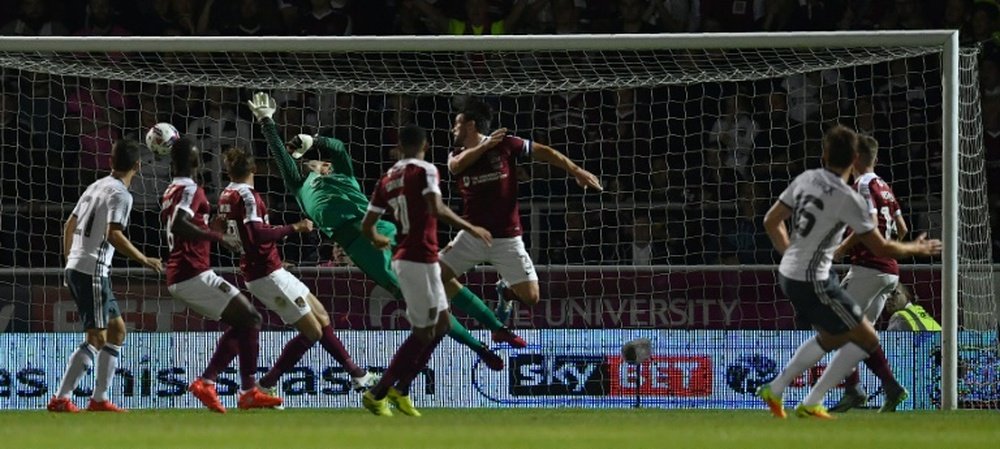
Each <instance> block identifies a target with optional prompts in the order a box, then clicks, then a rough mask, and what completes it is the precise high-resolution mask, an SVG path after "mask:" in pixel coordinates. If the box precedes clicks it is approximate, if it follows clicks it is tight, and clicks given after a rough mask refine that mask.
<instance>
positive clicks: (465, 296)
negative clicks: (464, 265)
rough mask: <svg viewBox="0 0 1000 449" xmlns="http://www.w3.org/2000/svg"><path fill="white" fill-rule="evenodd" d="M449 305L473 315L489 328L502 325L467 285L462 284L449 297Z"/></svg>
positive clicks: (495, 328) (496, 327)
mask: <svg viewBox="0 0 1000 449" xmlns="http://www.w3.org/2000/svg"><path fill="white" fill-rule="evenodd" d="M451 305H452V306H454V307H455V308H456V309H458V310H461V311H463V312H465V313H467V314H469V316H471V317H473V318H475V319H476V321H478V322H479V323H480V324H482V325H483V326H486V328H487V329H489V330H497V329H500V328H502V327H503V323H501V322H500V320H498V319H497V316H496V314H494V313H493V311H492V310H490V308H489V307H486V304H485V303H483V300H482V298H480V297H478V296H476V294H475V293H472V290H469V287H465V286H462V289H461V290H459V291H458V293H456V294H455V296H454V297H452V298H451Z"/></svg>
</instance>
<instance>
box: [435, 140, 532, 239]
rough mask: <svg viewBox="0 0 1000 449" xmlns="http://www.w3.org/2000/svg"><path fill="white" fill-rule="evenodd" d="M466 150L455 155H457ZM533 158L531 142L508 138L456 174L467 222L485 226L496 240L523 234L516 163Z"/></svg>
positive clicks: (460, 150) (453, 153) (454, 153)
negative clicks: (531, 156)
mask: <svg viewBox="0 0 1000 449" xmlns="http://www.w3.org/2000/svg"><path fill="white" fill-rule="evenodd" d="M462 151H465V148H460V149H457V150H455V151H454V152H452V157H454V156H457V155H458V154H459V153H461V152H462ZM530 155H531V141H530V140H526V139H521V138H519V137H514V136H507V137H504V139H503V140H502V141H501V142H500V143H498V144H497V145H496V146H494V147H493V148H490V149H489V150H487V151H486V153H485V154H483V155H482V157H480V158H479V160H477V161H476V162H475V163H474V164H472V165H471V166H469V168H466V169H465V171H463V172H461V173H457V176H458V188H459V191H460V192H461V194H462V201H463V204H464V207H465V210H464V212H463V213H464V216H465V219H466V220H469V222H470V223H472V224H474V225H476V226H482V227H484V228H486V230H488V231H490V233H492V234H493V238H506V237H517V236H519V235H521V234H522V230H521V211H520V208H518V205H517V161H518V159H523V158H527V157H529V156H530Z"/></svg>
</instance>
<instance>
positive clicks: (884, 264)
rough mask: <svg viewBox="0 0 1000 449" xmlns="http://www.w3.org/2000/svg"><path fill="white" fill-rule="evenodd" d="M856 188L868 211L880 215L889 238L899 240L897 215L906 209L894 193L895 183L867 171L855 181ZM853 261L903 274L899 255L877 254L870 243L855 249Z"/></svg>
mask: <svg viewBox="0 0 1000 449" xmlns="http://www.w3.org/2000/svg"><path fill="white" fill-rule="evenodd" d="M854 188H855V190H857V191H858V194H860V195H861V197H862V198H864V200H865V204H866V205H867V208H868V214H869V215H872V214H875V216H876V217H877V218H878V223H877V224H878V232H880V233H881V234H882V237H885V239H886V240H895V239H896V236H897V235H898V234H897V232H896V217H897V216H900V215H902V214H903V211H902V210H901V209H900V207H899V202H898V201H896V195H895V194H893V193H892V187H889V184H887V183H886V182H885V181H884V180H883V179H882V178H880V177H879V176H878V175H876V174H875V173H865V174H863V175H861V176H859V177H858V180H857V181H855V183H854ZM851 265H858V266H862V267H868V268H872V269H875V270H879V271H881V272H883V273H888V274H895V275H898V274H899V263H898V262H896V259H893V258H891V257H879V256H876V255H875V253H873V252H872V251H871V250H870V249H868V247H867V246H865V245H861V244H859V245H856V246H855V247H854V248H852V249H851Z"/></svg>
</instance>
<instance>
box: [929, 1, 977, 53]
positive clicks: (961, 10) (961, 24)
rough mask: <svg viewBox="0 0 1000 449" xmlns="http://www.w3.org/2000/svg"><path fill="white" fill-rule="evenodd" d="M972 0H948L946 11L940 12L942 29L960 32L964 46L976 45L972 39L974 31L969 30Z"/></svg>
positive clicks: (945, 4) (945, 5) (959, 35)
mask: <svg viewBox="0 0 1000 449" xmlns="http://www.w3.org/2000/svg"><path fill="white" fill-rule="evenodd" d="M971 9H972V1H971V0H947V1H945V2H944V9H943V11H940V14H941V15H940V16H938V17H941V28H942V29H946V30H959V34H958V38H959V39H960V40H961V44H962V45H970V44H973V43H975V40H974V38H973V37H972V30H971V29H970V28H969V21H970V14H969V12H970V10H971Z"/></svg>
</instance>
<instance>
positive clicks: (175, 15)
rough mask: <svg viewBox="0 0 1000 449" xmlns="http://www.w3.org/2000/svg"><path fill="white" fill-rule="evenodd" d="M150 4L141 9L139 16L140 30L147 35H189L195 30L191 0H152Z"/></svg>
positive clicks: (144, 4) (143, 3)
mask: <svg viewBox="0 0 1000 449" xmlns="http://www.w3.org/2000/svg"><path fill="white" fill-rule="evenodd" d="M140 4H141V5H143V6H146V5H148V4H147V3H145V2H142V3H140ZM150 6H152V8H151V9H149V8H148V6H146V8H147V9H144V10H142V14H141V18H140V21H141V23H142V32H143V33H145V34H146V35H147V36H180V35H191V34H194V33H195V31H197V29H196V27H195V24H194V11H193V9H192V8H193V5H192V4H191V0H153V2H152V5H150ZM136 31H138V30H136Z"/></svg>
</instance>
